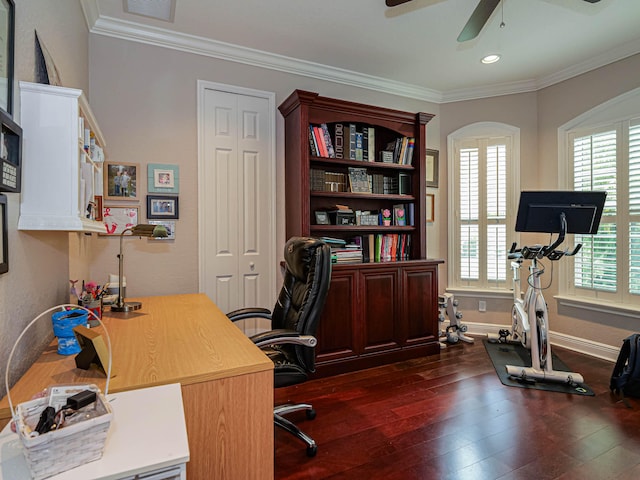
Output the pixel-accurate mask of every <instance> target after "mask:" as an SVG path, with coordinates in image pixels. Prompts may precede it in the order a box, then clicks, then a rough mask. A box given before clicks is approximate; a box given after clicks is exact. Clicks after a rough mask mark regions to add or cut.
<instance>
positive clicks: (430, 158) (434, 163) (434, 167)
mask: <svg viewBox="0 0 640 480" xmlns="http://www.w3.org/2000/svg"><path fill="white" fill-rule="evenodd" d="M439 155H440V152H438V150H431V149H429V148H427V155H426V156H425V168H424V170H425V180H426V182H425V186H427V187H432V188H438V157H439Z"/></svg>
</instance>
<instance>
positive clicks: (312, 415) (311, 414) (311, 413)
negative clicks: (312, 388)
mask: <svg viewBox="0 0 640 480" xmlns="http://www.w3.org/2000/svg"><path fill="white" fill-rule="evenodd" d="M314 418H316V411H315V410H314V409H313V408H312V409H311V410H307V420H313V419H314ZM314 455H315V454H314Z"/></svg>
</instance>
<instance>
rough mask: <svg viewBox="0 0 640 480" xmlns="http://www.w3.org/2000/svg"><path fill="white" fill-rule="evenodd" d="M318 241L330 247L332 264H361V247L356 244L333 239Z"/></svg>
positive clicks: (323, 238)
mask: <svg viewBox="0 0 640 480" xmlns="http://www.w3.org/2000/svg"><path fill="white" fill-rule="evenodd" d="M320 240H322V241H323V242H324V243H326V244H327V245H329V247H331V262H332V263H337V264H340V263H362V247H361V246H360V245H358V244H357V243H354V242H349V243H347V241H346V240H343V239H341V238H333V237H321V238H320Z"/></svg>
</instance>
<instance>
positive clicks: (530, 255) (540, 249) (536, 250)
mask: <svg viewBox="0 0 640 480" xmlns="http://www.w3.org/2000/svg"><path fill="white" fill-rule="evenodd" d="M560 223H561V230H560V233H559V234H558V238H557V239H556V241H555V242H553V243H551V244H549V245H533V246H524V247H522V248H517V247H518V244H517V243H516V242H513V244H512V245H511V249H510V250H509V255H508V257H507V258H509V259H526V260H533V259H535V258H543V257H547V258H548V259H549V260H553V261H555V260H560V259H561V258H562V257H564V256H567V257H572V256H574V255H576V254H577V253H578V252H579V251H580V249H581V248H582V244H581V243H579V244H577V245H576V247H575V248H574V249H573V251H571V252H569V251H568V250H557V247H559V246H560V245H561V244H562V242H564V238H565V234H566V231H567V219H566V217H565V214H564V213H561V214H560Z"/></svg>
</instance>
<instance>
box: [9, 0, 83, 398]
mask: <svg viewBox="0 0 640 480" xmlns="http://www.w3.org/2000/svg"><path fill="white" fill-rule="evenodd" d="M15 4H16V38H15V59H16V61H15V72H16V73H15V76H14V77H15V82H16V84H17V82H18V81H20V80H26V81H31V82H32V81H34V80H35V76H34V75H35V73H34V72H35V60H34V58H35V55H34V30H37V31H38V34H39V35H40V36H41V38H42V39H44V41H45V43H46V46H47V48H48V50H49V52H50V53H51V55H52V57H53V59H54V61H55V63H56V66H57V67H58V70H59V71H60V74H61V78H62V80H63V81H64V82H65V85H66V86H71V87H79V88H87V86H88V83H89V77H88V58H87V51H88V40H87V37H88V32H87V28H86V24H85V22H84V17H83V14H82V9H81V7H80V3H79V2H78V1H77V0H56V1H55V2H52V1H50V0H18V1H16V2H15ZM14 92H16V93H15V95H16V96H17V95H18V89H17V88H15V89H14ZM19 110H20V107H19V101H18V99H16V100H15V101H14V112H15V113H14V119H15V120H16V121H17V122H18V123H20V118H19ZM7 197H8V230H9V232H8V236H9V272H8V273H5V274H4V275H0V371H1V372H2V378H3V381H2V382H1V385H0V397H1V396H4V394H5V387H4V372H5V368H6V364H7V359H8V357H9V351H10V350H11V348H12V347H13V344H14V342H15V340H16V338H17V337H18V335H19V334H20V332H21V331H22V329H23V328H24V326H25V325H26V324H28V323H29V322H30V321H31V320H32V319H33V318H34V317H35V316H36V315H37V314H39V313H40V312H42V311H44V310H46V309H47V308H50V307H53V306H54V305H57V304H59V303H61V302H63V301H67V300H68V295H67V292H68V290H69V289H68V285H69V235H68V234H65V233H56V234H51V233H48V232H21V231H17V224H18V211H19V207H20V194H18V193H9V194H7ZM50 331H51V326H50V323H49V322H48V320H47V319H45V318H43V319H42V320H41V321H40V322H38V323H37V324H36V327H34V329H33V330H30V332H29V335H27V336H26V337H25V339H24V342H23V343H21V344H20V345H19V347H18V350H16V355H15V356H14V359H13V361H12V375H11V378H12V379H15V378H18V377H19V375H20V374H21V372H22V371H23V370H24V369H25V368H27V367H28V365H29V361H30V359H31V358H33V357H34V356H36V355H37V353H38V351H37V349H35V348H33V347H34V345H37V344H39V343H41V342H42V340H43V339H44V338H46V337H47V335H50V333H49V332H50ZM46 386H47V385H42V387H43V388H44V387H46ZM34 393H35V392H34Z"/></svg>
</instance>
